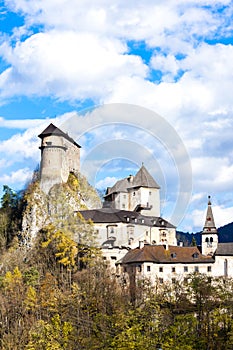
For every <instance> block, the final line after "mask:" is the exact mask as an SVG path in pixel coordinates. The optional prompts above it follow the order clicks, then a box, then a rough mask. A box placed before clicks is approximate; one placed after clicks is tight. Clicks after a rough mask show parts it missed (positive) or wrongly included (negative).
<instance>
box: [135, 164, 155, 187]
mask: <svg viewBox="0 0 233 350" xmlns="http://www.w3.org/2000/svg"><path fill="white" fill-rule="evenodd" d="M132 187H149V188H158V189H159V188H160V187H159V185H158V184H157V182H156V181H155V180H154V179H153V177H152V176H151V175H150V173H149V172H148V170H147V169H146V168H145V166H144V165H142V166H141V168H140V169H139V171H138V172H137V174H136V175H135V177H134V179H133V184H132Z"/></svg>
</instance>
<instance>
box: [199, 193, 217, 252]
mask: <svg viewBox="0 0 233 350" xmlns="http://www.w3.org/2000/svg"><path fill="white" fill-rule="evenodd" d="M201 246H202V254H204V255H213V254H214V252H215V251H216V249H217V247H218V231H217V229H216V226H215V223H214V216H213V212H212V206H211V198H210V196H209V197H208V208H207V213H206V220H205V225H204V227H203V231H202V234H201Z"/></svg>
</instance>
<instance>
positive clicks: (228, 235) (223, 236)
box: [176, 222, 233, 246]
mask: <svg viewBox="0 0 233 350" xmlns="http://www.w3.org/2000/svg"><path fill="white" fill-rule="evenodd" d="M176 237H177V242H178V243H179V242H183V244H184V246H190V245H191V244H192V240H193V238H194V239H195V241H196V244H197V245H200V244H201V232H196V233H193V232H192V233H189V232H182V231H177V234H176ZM218 241H219V243H227V242H233V222H231V223H230V224H227V225H224V226H222V227H219V228H218Z"/></svg>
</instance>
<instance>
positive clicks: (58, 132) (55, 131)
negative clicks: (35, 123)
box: [38, 123, 81, 148]
mask: <svg viewBox="0 0 233 350" xmlns="http://www.w3.org/2000/svg"><path fill="white" fill-rule="evenodd" d="M51 135H56V136H62V137H64V138H65V139H67V140H68V141H70V142H71V143H73V144H74V145H75V146H77V147H78V148H81V146H80V145H79V144H77V143H76V142H75V141H74V140H73V139H72V137H70V136H69V135H68V134H66V133H64V132H63V131H62V130H61V129H59V128H58V127H56V126H55V125H54V124H52V123H51V124H49V126H47V128H46V129H45V130H44V131H42V133H41V134H40V135H38V137H40V138H41V139H43V138H44V137H45V136H51Z"/></svg>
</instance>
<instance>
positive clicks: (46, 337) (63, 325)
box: [25, 314, 73, 350]
mask: <svg viewBox="0 0 233 350" xmlns="http://www.w3.org/2000/svg"><path fill="white" fill-rule="evenodd" d="M72 329H73V327H72V325H71V324H70V323H69V322H62V321H61V318H60V316H59V315H58V314H55V315H54V316H53V317H52V318H51V320H50V322H45V321H43V320H39V321H38V322H37V323H36V324H35V326H34V328H33V329H32V330H31V331H30V341H29V343H28V344H27V346H26V348H25V349H27V350H41V349H45V350H64V349H69V348H70V347H69V338H70V335H71V333H72Z"/></svg>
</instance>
